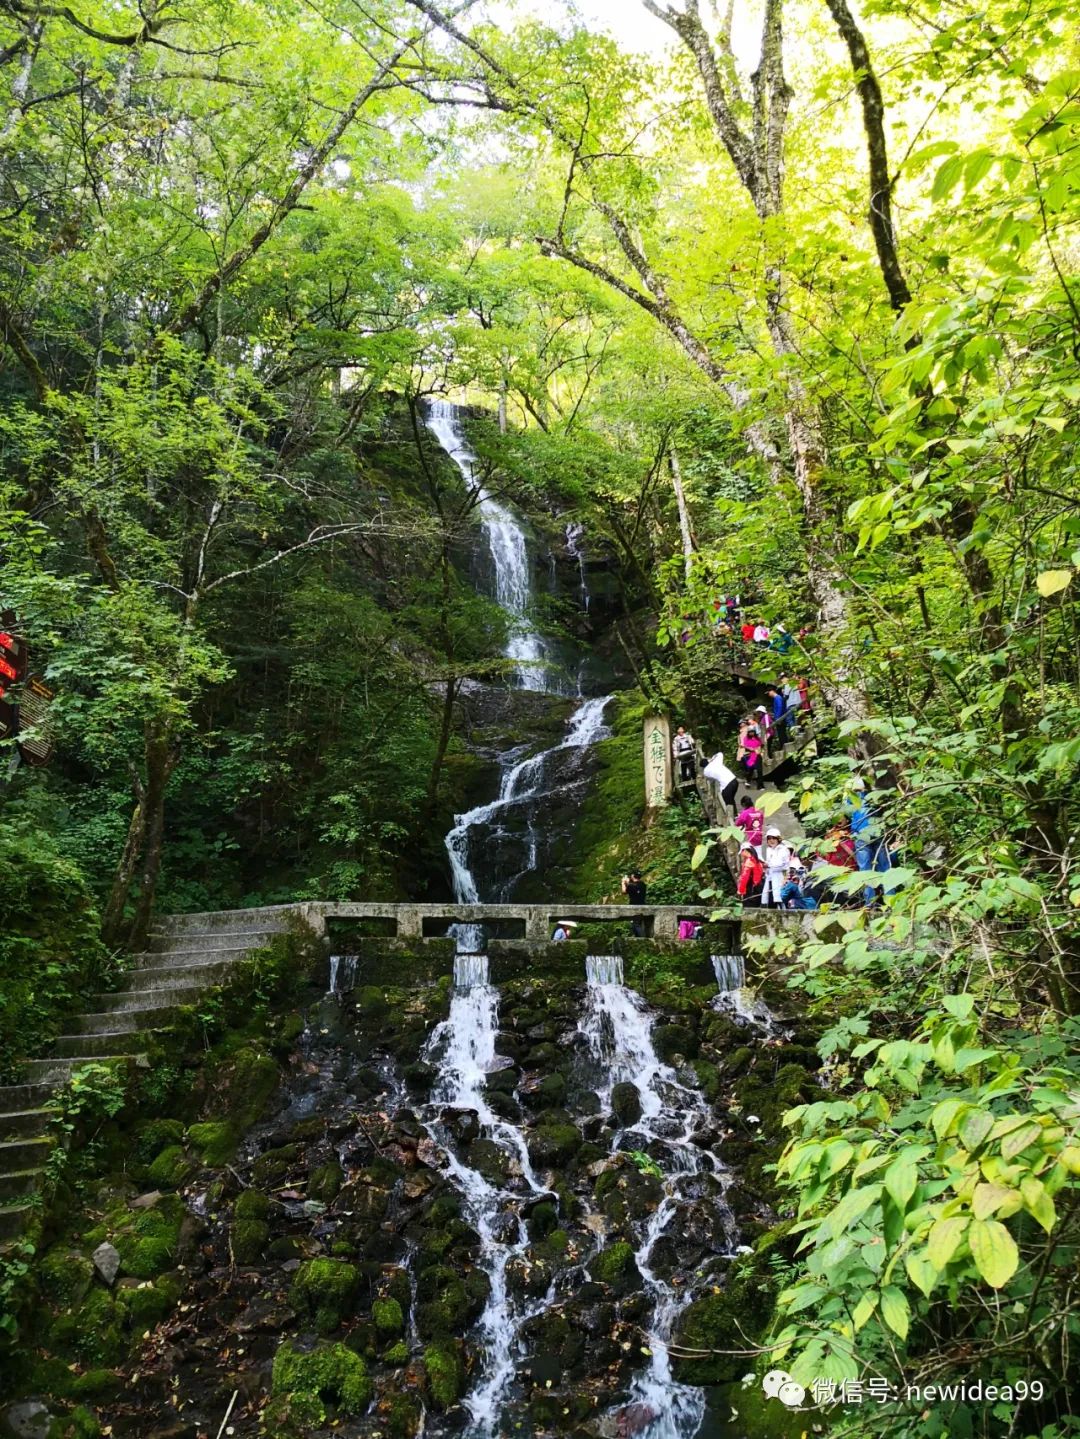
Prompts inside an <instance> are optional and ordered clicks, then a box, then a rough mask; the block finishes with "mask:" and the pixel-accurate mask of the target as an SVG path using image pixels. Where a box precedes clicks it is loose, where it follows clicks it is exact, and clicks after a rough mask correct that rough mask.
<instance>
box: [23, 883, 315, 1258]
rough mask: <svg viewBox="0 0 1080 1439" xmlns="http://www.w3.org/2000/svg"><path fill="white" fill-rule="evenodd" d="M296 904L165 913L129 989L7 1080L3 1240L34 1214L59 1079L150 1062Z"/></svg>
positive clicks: (99, 1001)
mask: <svg viewBox="0 0 1080 1439" xmlns="http://www.w3.org/2000/svg"><path fill="white" fill-rule="evenodd" d="M289 913H290V911H289V910H288V909H287V908H285V907H282V908H269V909H261V910H227V911H224V912H221V913H210V914H188V915H174V916H171V917H168V918H166V919H163V920H162V921H161V922H160V925H159V926H158V928H157V929H155V931H154V933H153V935H152V937H151V939H150V941H149V944H150V948H149V949H148V950H147V951H146V953H144V954H137V955H134V956H133V957H132V963H131V968H130V969H129V970H128V971H127V973H126V974H125V975H124V984H125V987H124V989H122V990H118V991H116V992H114V993H111V994H99V995H95V996H94V1008H93V1009H92V1010H91V1011H90V1012H89V1013H87V1014H80V1015H72V1016H69V1018H68V1020H67V1030H68V1032H67V1033H65V1034H61V1035H59V1036H58V1037H57V1038H56V1039H55V1040H54V1041H53V1042H52V1044H51V1045H50V1047H49V1052H48V1054H47V1055H45V1056H43V1057H42V1058H39V1059H30V1060H26V1061H25V1062H24V1063H23V1064H22V1066H21V1070H22V1073H21V1076H20V1079H21V1081H22V1082H20V1083H18V1084H9V1085H0V1244H3V1243H5V1242H8V1241H10V1240H12V1239H15V1238H17V1237H18V1235H19V1234H20V1233H21V1232H22V1230H23V1228H24V1226H25V1225H26V1223H27V1221H28V1220H29V1219H30V1217H31V1216H32V1214H33V1213H34V1210H35V1207H36V1199H35V1195H36V1193H37V1190H38V1188H39V1186H40V1183H41V1179H42V1176H43V1174H44V1170H45V1164H46V1161H47V1159H48V1156H49V1151H50V1149H51V1148H52V1143H53V1141H52V1140H51V1139H50V1138H49V1137H48V1135H47V1131H48V1127H49V1122H50V1120H51V1119H52V1117H53V1114H54V1112H55V1111H54V1109H53V1107H52V1101H53V1097H54V1095H55V1092H56V1090H57V1089H58V1088H59V1087H60V1085H62V1084H63V1083H65V1081H66V1080H67V1079H68V1078H69V1077H70V1075H71V1074H72V1073H73V1071H74V1070H76V1069H78V1068H79V1067H80V1066H81V1065H83V1064H87V1063H99V1062H101V1061H103V1060H111V1059H121V1060H125V1061H127V1062H132V1063H136V1064H138V1063H142V1064H145V1063H146V1055H145V1053H144V1050H145V1047H146V1041H147V1038H148V1037H149V1036H150V1035H152V1034H154V1033H155V1031H156V1032H160V1031H162V1030H167V1029H168V1028H169V1027H170V1025H171V1023H172V1019H173V1017H174V1015H175V1014H176V1012H177V1010H178V1009H179V1008H180V1006H181V1005H188V1004H193V1003H194V1002H195V1000H196V999H197V998H198V996H199V994H200V993H201V992H202V991H203V990H204V989H207V988H209V987H210V986H211V985H214V984H220V983H221V981H222V980H223V979H225V978H226V977H227V975H228V973H229V970H230V968H231V966H232V965H234V964H235V963H236V962H237V960H239V959H242V958H243V957H244V956H245V955H246V954H249V953H250V952H251V951H252V950H253V949H258V948H260V947H261V946H262V945H264V944H266V943H267V941H268V940H270V939H271V938H272V937H273V936H274V935H275V934H280V933H281V932H282V931H283V930H284V929H285V928H286V924H287V917H288V915H289Z"/></svg>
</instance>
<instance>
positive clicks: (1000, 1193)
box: [971, 1184, 1019, 1219]
mask: <svg viewBox="0 0 1080 1439" xmlns="http://www.w3.org/2000/svg"><path fill="white" fill-rule="evenodd" d="M1013 1199H1016V1200H1017V1208H1019V1196H1018V1195H1017V1193H1016V1190H1015V1189H1010V1188H1009V1187H1008V1185H1005V1184H976V1186H975V1193H974V1194H973V1195H972V1197H971V1212H972V1214H974V1216H975V1218H976V1219H989V1218H990V1216H991V1215H992V1214H996V1213H997V1212H998V1210H999V1209H1001V1207H1002V1206H1003V1205H1005V1204H1008V1203H1010V1201H1012V1200H1013ZM1013 1212H1014V1213H1015V1210H1014V1211H1013Z"/></svg>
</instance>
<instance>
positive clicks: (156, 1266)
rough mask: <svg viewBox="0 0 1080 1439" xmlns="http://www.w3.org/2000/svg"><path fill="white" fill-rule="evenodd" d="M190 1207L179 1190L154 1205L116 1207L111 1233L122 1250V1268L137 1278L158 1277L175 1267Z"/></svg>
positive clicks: (166, 1195)
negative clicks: (180, 1195) (124, 1209)
mask: <svg viewBox="0 0 1080 1439" xmlns="http://www.w3.org/2000/svg"><path fill="white" fill-rule="evenodd" d="M187 1219H188V1211H187V1209H186V1208H185V1206H184V1203H183V1200H182V1199H180V1197H179V1195H176V1194H164V1195H162V1197H161V1199H160V1200H159V1201H158V1202H157V1204H155V1205H154V1206H153V1208H151V1209H140V1210H137V1211H134V1212H132V1211H127V1212H124V1211H114V1212H113V1214H111V1215H110V1216H109V1224H108V1225H107V1228H109V1229H110V1237H111V1238H112V1242H113V1243H114V1244H115V1245H116V1247H117V1249H118V1250H119V1251H120V1272H121V1273H122V1274H125V1275H128V1276H130V1277H132V1278H135V1279H154V1278H156V1276H157V1275H159V1274H163V1273H164V1272H165V1271H166V1270H167V1269H173V1268H175V1266H176V1264H177V1262H178V1261H179V1260H180V1258H181V1257H182V1256H181V1242H182V1236H183V1231H184V1225H185V1221H186V1220H187Z"/></svg>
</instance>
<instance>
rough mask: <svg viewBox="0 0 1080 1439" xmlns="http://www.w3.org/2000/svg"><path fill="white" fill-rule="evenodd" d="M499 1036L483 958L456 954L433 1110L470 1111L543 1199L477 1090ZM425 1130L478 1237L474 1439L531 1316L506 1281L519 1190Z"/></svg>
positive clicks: (471, 1404)
mask: <svg viewBox="0 0 1080 1439" xmlns="http://www.w3.org/2000/svg"><path fill="white" fill-rule="evenodd" d="M498 1031H499V991H498V990H497V989H496V988H495V987H494V985H492V984H491V983H490V982H489V977H488V959H487V956H486V955H482V954H459V955H458V956H457V958H456V959H455V961H454V990H453V996H452V998H451V1001H450V1014H449V1017H448V1018H447V1019H446V1020H444V1021H443V1023H442V1024H440V1025H438V1026H437V1027H436V1029H435V1030H434V1032H433V1033H432V1036H431V1038H430V1040H429V1041H428V1043H427V1046H426V1048H425V1050H424V1058H425V1059H426V1060H428V1062H430V1063H432V1064H434V1065H436V1066H437V1067H438V1068H439V1071H440V1073H439V1080H438V1083H437V1084H436V1086H435V1089H434V1092H433V1094H432V1103H433V1105H434V1107H435V1109H436V1110H437V1111H439V1110H441V1111H445V1110H452V1111H461V1110H464V1111H466V1112H471V1113H473V1114H475V1115H476V1118H477V1120H478V1122H479V1125H480V1133H481V1135H482V1136H483V1137H484V1138H485V1139H490V1140H493V1141H494V1142H495V1143H496V1144H498V1145H499V1147H500V1148H501V1149H503V1150H505V1151H507V1152H508V1153H509V1154H510V1155H511V1156H512V1158H513V1160H514V1161H515V1168H516V1169H517V1170H518V1171H519V1172H520V1174H521V1176H522V1181H523V1183H524V1185H525V1187H526V1188H527V1189H528V1191H529V1192H531V1193H532V1194H544V1193H546V1192H547V1191H546V1190H545V1189H544V1188H543V1186H542V1185H541V1184H540V1183H539V1182H538V1181H537V1178H536V1175H535V1174H534V1173H533V1168H532V1164H531V1163H530V1160H529V1155H528V1150H527V1149H526V1146H525V1140H524V1138H523V1137H522V1134H521V1131H520V1130H519V1129H517V1128H516V1127H515V1126H514V1125H513V1124H510V1123H508V1122H507V1121H506V1120H503V1119H500V1118H499V1117H498V1115H496V1114H495V1113H494V1112H493V1111H492V1109H491V1106H490V1105H489V1104H488V1101H487V1097H486V1095H485V1092H484V1080H485V1078H486V1077H487V1075H488V1074H490V1073H491V1071H492V1070H493V1069H495V1068H496V1067H497V1063H498V1055H497V1054H496V1049H495V1040H496V1036H497V1034H498ZM428 1133H429V1134H430V1135H431V1137H432V1138H433V1139H434V1140H435V1141H436V1143H438V1144H439V1145H440V1146H441V1148H442V1149H443V1151H444V1153H445V1155H446V1160H447V1167H448V1169H449V1172H450V1173H451V1174H452V1175H453V1176H454V1179H455V1180H456V1182H457V1184H458V1187H459V1188H460V1191H461V1193H462V1195H463V1196H464V1199H465V1202H466V1204H467V1205H468V1208H469V1214H470V1217H471V1219H472V1222H473V1224H474V1226H475V1228H476V1232H477V1233H478V1234H479V1236H480V1240H481V1246H482V1248H481V1254H480V1262H481V1264H482V1265H483V1268H484V1271H485V1273H486V1274H487V1276H488V1279H489V1281H490V1284H491V1290H490V1293H489V1295H488V1300H487V1303H486V1305H485V1306H484V1312H483V1314H482V1315H481V1316H480V1323H479V1333H480V1342H481V1346H482V1351H483V1358H482V1361H481V1367H480V1370H479V1377H478V1378H477V1379H476V1380H475V1381H474V1384H473V1387H472V1390H471V1392H470V1394H469V1396H468V1398H467V1399H466V1401H465V1402H466V1407H467V1408H468V1411H469V1413H470V1415H471V1417H472V1421H473V1422H472V1424H471V1425H470V1427H469V1429H468V1431H467V1432H468V1434H469V1436H470V1439H474V1436H475V1439H479V1437H480V1436H488V1435H492V1434H494V1433H495V1432H496V1425H497V1423H498V1417H499V1408H500V1404H501V1401H502V1398H503V1395H504V1394H505V1392H506V1388H507V1386H508V1385H509V1383H510V1381H511V1379H512V1378H513V1375H514V1360H515V1351H516V1341H517V1332H518V1328H519V1326H520V1325H521V1324H522V1323H523V1322H524V1321H525V1319H526V1318H528V1315H529V1313H530V1312H531V1310H529V1309H526V1308H523V1307H522V1306H521V1305H520V1304H518V1303H515V1301H514V1300H513V1299H512V1297H511V1295H510V1292H509V1289H508V1287H507V1280H506V1271H507V1266H508V1265H509V1264H510V1262H511V1260H512V1259H514V1258H516V1257H517V1256H519V1255H521V1254H523V1253H524V1252H525V1249H526V1247H527V1245H528V1242H529V1240H528V1233H527V1231H526V1229H525V1225H524V1224H523V1223H522V1221H521V1217H520V1215H519V1214H518V1212H517V1206H518V1205H519V1204H520V1202H521V1193H520V1191H519V1190H515V1189H513V1188H510V1187H509V1186H508V1187H506V1188H500V1187H499V1186H497V1185H495V1184H493V1183H492V1182H491V1181H490V1180H488V1179H485V1177H484V1176H483V1175H482V1174H481V1173H480V1172H479V1171H478V1170H476V1169H474V1168H472V1167H471V1166H470V1165H468V1164H466V1163H464V1162H463V1161H462V1160H461V1159H459V1158H458V1157H457V1154H456V1153H455V1148H454V1143H453V1140H452V1138H450V1137H449V1136H448V1133H447V1131H446V1127H445V1124H444V1123H443V1121H442V1117H440V1116H439V1115H436V1117H435V1118H434V1119H433V1120H431V1121H429V1123H428ZM540 1307H542V1306H540ZM519 1311H520V1312H519Z"/></svg>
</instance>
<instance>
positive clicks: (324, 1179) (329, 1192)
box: [307, 1159, 345, 1204]
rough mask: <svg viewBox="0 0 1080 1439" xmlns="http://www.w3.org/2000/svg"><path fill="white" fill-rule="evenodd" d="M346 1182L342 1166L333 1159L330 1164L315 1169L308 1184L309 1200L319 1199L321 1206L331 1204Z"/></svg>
mask: <svg viewBox="0 0 1080 1439" xmlns="http://www.w3.org/2000/svg"><path fill="white" fill-rule="evenodd" d="M344 1182H345V1175H344V1173H343V1171H342V1168H341V1165H340V1164H339V1163H338V1162H337V1160H336V1159H331V1160H330V1162H329V1163H328V1164H323V1165H321V1166H320V1167H319V1168H318V1169H313V1170H312V1172H311V1175H310V1177H309V1179H308V1183H307V1192H308V1198H309V1199H317V1200H318V1201H319V1202H320V1203H321V1204H330V1203H331V1202H332V1201H333V1200H335V1199H336V1198H337V1196H338V1194H339V1193H340V1192H341V1186H342V1185H343V1184H344Z"/></svg>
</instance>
